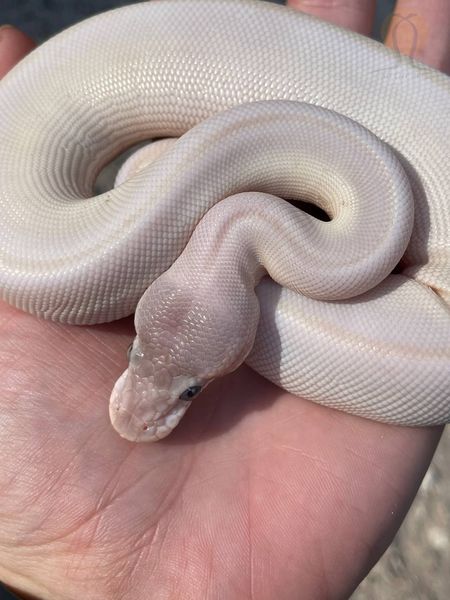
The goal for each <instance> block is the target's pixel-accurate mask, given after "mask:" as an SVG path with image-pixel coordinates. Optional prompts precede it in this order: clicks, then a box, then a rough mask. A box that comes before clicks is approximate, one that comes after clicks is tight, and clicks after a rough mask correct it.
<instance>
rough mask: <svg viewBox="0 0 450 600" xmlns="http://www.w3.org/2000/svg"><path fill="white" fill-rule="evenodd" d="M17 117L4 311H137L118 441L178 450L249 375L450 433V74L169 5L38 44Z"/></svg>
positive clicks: (319, 33) (288, 26)
mask: <svg viewBox="0 0 450 600" xmlns="http://www.w3.org/2000/svg"><path fill="white" fill-rule="evenodd" d="M0 113H1V115H2V118H1V122H0V140H1V143H0V182H1V183H0V186H1V187H0V208H1V224H0V240H1V243H0V289H1V291H2V298H3V299H4V300H6V301H7V302H9V303H11V304H13V305H14V306H16V307H17V308H19V309H22V310H24V311H28V312H30V313H32V314H34V315H36V316H37V317H40V318H44V319H52V320H55V321H60V322H63V323H71V324H74V325H89V324H94V323H101V322H107V321H112V320H114V319H120V318H121V317H124V316H126V315H130V314H132V313H133V312H135V326H136V337H135V339H134V342H133V344H132V346H131V347H130V349H129V364H128V368H127V369H126V371H125V372H124V373H123V374H122V375H121V376H120V377H119V379H118V381H117V382H116V384H115V385H114V387H113V391H112V394H111V398H110V405H109V406H110V417H111V421H112V423H113V425H114V427H115V429H116V430H117V431H118V433H119V434H120V435H122V436H123V437H125V438H127V439H128V440H132V441H154V440H158V439H161V438H163V437H164V436H166V435H167V434H168V433H170V431H172V429H173V428H174V427H175V426H176V425H177V423H178V422H179V420H180V419H181V417H182V416H183V414H184V413H185V411H186V409H187V408H188V407H189V405H190V404H191V403H192V401H194V399H195V398H196V397H197V396H198V394H199V393H200V392H201V391H202V390H203V389H204V388H205V387H206V386H207V385H208V384H209V383H210V382H211V381H212V380H213V379H215V378H216V377H219V376H222V375H224V374H225V373H228V372H230V371H232V370H234V369H236V368H237V367H238V366H239V365H240V364H241V363H242V362H244V361H246V362H247V363H248V364H249V365H250V366H251V367H252V368H253V369H255V370H256V371H257V372H258V373H260V374H261V375H263V376H264V377H266V378H267V379H269V380H270V381H272V382H274V383H275V384H277V385H279V386H281V387H282V388H284V389H285V390H288V391H289V392H292V393H293V394H296V395H298V396H301V397H303V398H307V399H309V400H311V401H315V402H320V403H322V404H324V405H327V406H330V407H333V408H336V409H341V410H344V411H347V412H350V413H353V414H356V415H360V416H362V417H366V418H370V419H376V420H380V421H384V422H387V423H396V424H403V425H435V424H440V423H445V422H447V421H450V169H449V161H450V79H449V78H448V77H447V76H445V75H444V74H442V73H439V72H437V71H435V70H433V69H431V68H428V67H426V66H424V65H422V64H420V63H418V62H415V61H414V60H411V59H410V58H408V57H402V56H400V55H399V54H398V53H395V52H393V51H391V50H389V49H387V48H386V47H384V46H383V45H382V44H380V43H378V42H375V41H373V40H369V39H367V38H365V37H362V36H360V35H357V34H355V33H351V32H349V31H345V30H343V29H340V28H337V27H335V26H332V25H329V24H326V23H324V22H321V21H319V20H318V19H315V18H313V17H310V16H307V15H304V14H301V13H298V12H294V11H292V10H290V9H288V8H286V7H282V6H275V5H271V4H267V3H264V2H261V1H259V0H153V1H152V2H148V3H141V4H136V5H131V6H127V7H124V8H120V9H116V10H112V11H110V12H107V13H104V14H101V15H98V16H95V17H92V18H89V19H88V20H86V21H84V22H81V23H79V24H76V25H74V26H72V27H70V28H69V29H67V30H65V31H63V32H62V33H60V34H58V35H57V36H55V37H54V38H52V39H50V40H49V41H47V42H46V43H44V44H43V45H42V46H40V47H39V48H38V49H36V50H35V51H33V52H32V53H31V54H30V55H29V56H27V57H26V58H25V59H24V60H22V62H21V63H20V64H19V65H18V66H17V67H15V68H14V69H13V70H12V71H11V72H10V73H9V74H8V75H7V76H6V77H5V78H4V79H3V80H2V82H1V84H0ZM158 139H159V140H160V141H155V142H154V143H153V144H151V145H150V146H149V147H148V148H149V149H148V150H143V151H142V150H141V151H140V152H139V154H138V155H136V156H135V157H133V158H131V159H130V161H129V163H126V164H125V165H124V167H123V169H122V171H121V174H120V176H119V178H118V181H117V182H116V185H115V187H114V189H112V190H110V191H107V192H104V193H102V194H100V195H94V193H93V184H94V182H95V179H96V176H97V174H98V172H99V170H100V169H101V168H102V166H103V165H104V164H105V163H107V162H108V161H109V160H111V158H112V157H114V156H116V155H117V154H118V153H120V152H122V151H123V150H124V149H125V148H127V147H129V146H130V145H133V144H135V143H137V142H139V141H143V140H158ZM287 200H289V202H287ZM295 201H302V202H303V203H307V204H308V203H311V204H315V205H317V206H318V207H320V208H321V209H322V210H323V211H324V213H326V215H327V218H325V217H324V218H316V217H315V216H312V215H311V214H309V211H302V210H299V209H298V207H296V206H295Z"/></svg>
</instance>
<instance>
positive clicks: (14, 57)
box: [0, 25, 35, 78]
mask: <svg viewBox="0 0 450 600" xmlns="http://www.w3.org/2000/svg"><path fill="white" fill-rule="evenodd" d="M34 46H35V44H34V42H33V40H32V39H31V38H30V37H28V36H27V35H25V34H24V33H22V32H21V31H19V30H18V29H16V28H15V27H13V26H12V25H3V26H2V27H0V78H2V77H3V76H4V75H6V73H7V72H8V71H9V70H10V69H12V67H13V66H14V65H15V64H16V63H17V62H19V60H20V59H21V58H23V57H24V56H25V55H26V54H28V52H30V50H32V49H33V48H34Z"/></svg>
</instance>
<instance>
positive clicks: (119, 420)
mask: <svg viewBox="0 0 450 600" xmlns="http://www.w3.org/2000/svg"><path fill="white" fill-rule="evenodd" d="M173 371H174V369H173V367H172V368H171V366H170V365H167V364H165V361H151V362H150V361H148V360H147V358H146V355H145V353H144V352H142V351H141V346H140V342H139V338H138V337H136V338H135V340H134V343H133V344H132V347H131V349H130V351H129V366H128V369H126V370H125V371H124V373H123V374H122V375H121V376H120V377H119V379H118V380H117V382H116V384H115V386H114V388H113V391H112V394H111V399H110V408H109V412H110V418H111V422H112V424H113V426H114V428H115V429H116V430H117V431H118V433H119V434H120V435H121V436H122V437H124V438H125V439H127V440H129V441H134V442H140V441H142V442H143V441H149V442H150V441H157V440H160V439H162V438H163V437H165V436H167V435H168V434H169V433H170V432H171V431H172V429H173V428H174V427H176V425H178V423H179V421H180V419H181V418H182V416H183V415H184V413H185V412H186V410H187V409H188V408H189V406H190V404H191V402H192V400H193V399H194V398H195V397H196V396H198V395H199V394H200V392H201V391H202V390H203V389H204V388H205V387H206V385H207V384H208V383H209V381H208V380H206V379H205V378H198V377H194V376H192V375H189V374H184V375H183V374H174V372H173Z"/></svg>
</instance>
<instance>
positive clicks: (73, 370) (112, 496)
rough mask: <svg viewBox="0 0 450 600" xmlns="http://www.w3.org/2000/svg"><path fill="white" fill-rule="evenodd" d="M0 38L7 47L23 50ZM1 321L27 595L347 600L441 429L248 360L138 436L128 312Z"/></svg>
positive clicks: (11, 36) (15, 521) (20, 583)
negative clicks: (136, 439) (119, 395)
mask: <svg viewBox="0 0 450 600" xmlns="http://www.w3.org/2000/svg"><path fill="white" fill-rule="evenodd" d="M6 37H7V38H8V40H9V41H8V40H7V44H4V45H3V47H2V52H3V53H5V54H4V55H3V57H5V56H6V53H7V52H8V51H11V53H13V52H14V48H18V47H20V44H23V52H25V51H26V43H25V42H24V40H23V38H21V37H20V34H18V33H17V32H14V31H13V30H10V31H9V32H8V33H7V35H6ZM19 55H20V52H17V51H15V55H14V56H13V54H11V56H13V58H11V60H10V61H9V63H8V62H7V63H1V66H2V67H3V69H4V71H5V70H6V69H7V68H8V67H9V66H10V65H11V64H12V62H14V60H16V59H18V58H19ZM3 60H5V58H3ZM0 326H1V340H2V344H1V348H0V352H1V357H2V360H1V370H0V377H1V380H2V385H1V389H2V394H1V397H0V423H1V429H0V447H1V448H2V461H1V464H0V565H1V566H0V579H2V580H3V581H5V582H6V583H8V584H10V585H11V586H13V587H14V588H15V589H18V590H20V591H21V592H27V593H29V594H32V595H33V597H36V598H51V599H52V600H57V599H59V598H61V599H72V598H73V599H78V598H81V597H86V598H89V600H97V599H102V600H105V599H110V598H111V599H116V598H117V599H118V598H121V599H134V600H139V599H146V600H147V599H153V598H155V599H160V598H161V599H163V598H183V599H191V598H192V599H195V600H198V599H199V598H224V599H235V598H236V599H239V600H240V599H245V598H257V599H258V600H260V599H261V600H263V599H266V598H267V599H272V598H277V599H291V598H315V599H316V598H317V599H319V598H342V597H345V596H346V595H348V594H349V593H350V592H351V590H352V589H353V588H354V587H355V586H356V585H357V584H358V582H359V581H360V579H361V578H362V577H363V576H364V575H365V573H366V572H367V571H368V569H369V568H370V567H371V565H372V564H373V562H374V561H376V560H377V558H378V557H379V555H380V554H381V553H382V552H383V550H384V549H385V547H386V545H387V544H388V543H389V541H390V539H391V538H392V536H393V535H394V533H395V531H396V528H397V527H398V526H399V524H400V522H401V520H402V518H403V516H404V514H405V511H406V510H407V508H408V506H409V503H410V502H411V500H412V499H413V497H414V494H415V492H416V490H417V487H418V485H419V483H420V480H421V478H422V476H423V474H424V472H425V469H426V467H427V465H428V463H429V461H430V460H431V456H432V453H433V451H434V448H435V445H436V443H437V441H438V439H439V435H440V430H439V429H420V430H419V429H407V428H397V427H392V426H386V425H381V424H377V423H373V422H370V421H366V420H364V419H359V418H357V417H352V416H348V415H345V414H343V413H339V412H336V411H333V410H330V409H326V408H323V407H320V406H316V405H314V404H312V403H309V402H306V401H303V400H301V399H299V398H295V397H293V396H290V395H289V394H287V393H285V392H283V391H281V390H279V389H278V388H276V387H274V386H273V385H272V384H270V383H268V382H267V381H265V380H263V379H262V378H261V377H259V376H258V375H256V374H255V373H253V372H252V371H251V370H250V369H248V368H241V369H239V370H238V371H237V372H235V373H233V374H232V375H230V376H228V377H226V378H224V379H222V380H220V381H217V382H215V383H214V384H211V386H210V387H209V388H208V389H207V390H206V392H205V393H204V394H203V395H202V396H201V397H200V398H199V400H198V401H196V402H194V403H193V406H192V407H191V408H190V409H189V411H188V414H187V415H186V417H185V418H184V420H183V422H182V424H181V425H180V426H179V427H178V428H177V430H176V431H175V433H174V434H172V436H171V437H170V438H167V439H165V440H163V441H162V442H159V443H157V444H140V445H139V444H133V443H130V442H127V441H125V440H123V439H121V438H120V437H119V436H118V435H117V434H116V433H115V432H114V430H113V429H112V427H111V425H110V423H109V419H108V397H109V393H110V390H111V386H112V384H113V382H114V381H115V379H116V377H117V376H118V375H119V374H120V372H121V371H122V370H123V368H124V367H125V363H126V348H127V346H128V344H129V342H130V340H131V338H132V322H131V320H124V321H121V322H118V323H115V324H111V325H102V326H97V327H91V328H87V327H86V328H82V327H65V326H62V325H56V324H53V323H48V322H42V321H38V320H37V319H35V318H33V317H31V316H28V315H26V314H23V313H20V312H18V311H16V310H15V309H12V308H10V307H7V306H5V305H2V306H1V314H0Z"/></svg>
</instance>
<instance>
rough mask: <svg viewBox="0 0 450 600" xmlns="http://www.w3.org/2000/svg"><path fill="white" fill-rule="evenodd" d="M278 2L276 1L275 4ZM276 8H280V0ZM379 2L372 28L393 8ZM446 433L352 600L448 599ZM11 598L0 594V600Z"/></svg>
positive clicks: (50, 14)
mask: <svg viewBox="0 0 450 600" xmlns="http://www.w3.org/2000/svg"><path fill="white" fill-rule="evenodd" d="M274 1H278V0H274ZM131 3H132V2H127V1H121V2H117V1H115V0H96V1H95V8H94V9H93V4H94V3H92V2H89V1H83V0H72V1H69V0H65V1H61V0H23V1H21V2H20V3H18V2H17V1H16V0H2V3H1V7H0V22H2V23H12V24H15V25H17V26H18V27H21V28H23V29H24V30H25V31H26V32H27V33H29V34H30V35H32V36H33V37H35V39H38V40H44V39H46V38H47V37H49V36H50V35H51V34H52V33H54V32H56V31H59V30H60V29H62V28H63V27H66V26H68V25H70V24H71V23H73V22H75V21H78V20H80V19H81V18H84V17H86V16H88V15H89V14H92V13H94V12H101V11H103V10H107V9H108V8H111V7H112V6H118V5H124V4H131ZM278 3H280V4H282V3H283V2H282V0H279V1H278ZM392 4H393V3H392V1H391V0H385V1H383V2H379V7H378V8H379V10H378V17H377V29H378V30H379V28H380V26H381V23H382V22H383V21H384V20H385V19H386V15H387V14H388V12H389V10H390V9H391V8H392ZM449 457H450V428H448V427H447V429H446V431H445V433H444V435H443V437H442V440H441V443H440V445H439V448H438V450H437V452H436V455H435V457H434V459H433V462H432V464H431V466H430V468H429V470H428V472H427V474H426V476H425V478H424V480H423V483H422V486H421V488H420V491H419V493H418V495H417V497H416V499H415V501H414V503H413V505H412V507H411V510H410V511H409V513H408V516H407V517H406V519H405V521H404V523H403V525H402V527H401V529H400V531H399V532H398V534H397V536H396V537H395V539H394V541H393V543H392V544H391V546H390V547H389V549H388V550H387V552H386V553H385V554H384V556H383V557H382V558H381V560H380V561H379V562H378V564H377V565H376V566H375V567H374V568H373V569H372V571H371V572H370V574H369V575H368V576H367V578H366V579H365V580H364V581H363V582H362V583H361V585H360V586H359V587H358V589H357V590H356V591H355V593H354V594H353V595H352V597H351V600H448V599H449V598H450V474H449ZM11 598H12V596H10V595H9V594H7V592H5V591H3V590H2V589H0V600H7V599H11Z"/></svg>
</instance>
